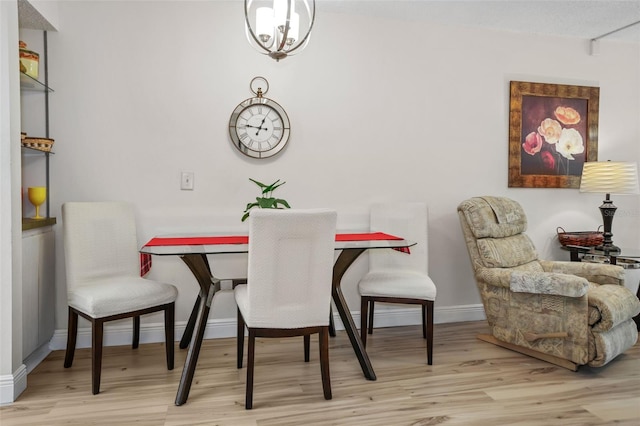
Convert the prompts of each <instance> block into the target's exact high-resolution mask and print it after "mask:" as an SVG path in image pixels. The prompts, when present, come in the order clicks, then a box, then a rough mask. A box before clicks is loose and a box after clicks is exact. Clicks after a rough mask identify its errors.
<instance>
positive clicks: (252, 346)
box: [244, 328, 256, 410]
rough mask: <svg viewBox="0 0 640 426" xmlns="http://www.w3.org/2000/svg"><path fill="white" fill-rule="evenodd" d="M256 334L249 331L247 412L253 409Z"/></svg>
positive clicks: (245, 404)
mask: <svg viewBox="0 0 640 426" xmlns="http://www.w3.org/2000/svg"><path fill="white" fill-rule="evenodd" d="M255 350H256V333H255V331H254V330H252V329H251V328H250V329H249V345H248V348H247V390H246V395H245V403H244V407H245V408H246V409H247V410H250V409H251V408H253V367H254V362H255Z"/></svg>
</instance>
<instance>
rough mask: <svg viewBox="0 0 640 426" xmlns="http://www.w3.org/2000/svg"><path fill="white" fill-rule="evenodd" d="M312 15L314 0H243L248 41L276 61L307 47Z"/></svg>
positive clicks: (312, 20)
mask: <svg viewBox="0 0 640 426" xmlns="http://www.w3.org/2000/svg"><path fill="white" fill-rule="evenodd" d="M315 17H316V2H315V0H244V22H245V32H246V34H247V40H249V44H250V45H252V46H253V47H254V48H255V49H257V50H258V51H259V52H261V53H263V54H265V55H269V56H270V57H272V58H273V59H275V60H276V61H279V60H280V59H284V58H286V57H287V56H290V55H293V54H294V52H295V51H302V50H303V49H304V48H305V47H306V46H307V44H308V43H309V36H310V35H311V29H312V28H313V22H314V20H315ZM252 23H253V25H252Z"/></svg>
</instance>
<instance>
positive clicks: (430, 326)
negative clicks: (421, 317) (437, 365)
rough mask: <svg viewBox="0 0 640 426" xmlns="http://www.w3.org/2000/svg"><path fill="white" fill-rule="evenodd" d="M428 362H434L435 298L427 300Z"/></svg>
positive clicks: (430, 363)
mask: <svg viewBox="0 0 640 426" xmlns="http://www.w3.org/2000/svg"><path fill="white" fill-rule="evenodd" d="M426 318H427V364H429V365H432V364H433V300H428V301H427V316H426Z"/></svg>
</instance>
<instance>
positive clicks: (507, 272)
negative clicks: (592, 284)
mask: <svg viewBox="0 0 640 426" xmlns="http://www.w3.org/2000/svg"><path fill="white" fill-rule="evenodd" d="M476 279H478V280H479V281H482V282H485V283H488V284H490V285H494V286H496V287H504V288H508V289H510V290H511V291H514V292H519V293H536V294H555V295H558V296H569V297H582V296H584V295H585V294H586V293H587V289H588V287H589V283H588V282H587V280H586V279H584V278H581V277H578V276H574V275H568V274H560V273H553V272H538V271H522V270H517V269H511V268H482V269H480V270H479V271H478V273H477V274H476Z"/></svg>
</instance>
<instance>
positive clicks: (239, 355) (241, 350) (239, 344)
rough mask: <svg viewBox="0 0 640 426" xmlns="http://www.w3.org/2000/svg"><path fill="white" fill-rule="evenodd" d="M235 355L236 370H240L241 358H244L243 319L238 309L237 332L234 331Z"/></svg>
mask: <svg viewBox="0 0 640 426" xmlns="http://www.w3.org/2000/svg"><path fill="white" fill-rule="evenodd" d="M236 334H237V337H236V345H237V349H236V354H237V365H238V368H242V358H243V357H244V318H243V317H242V314H241V313H240V309H238V320H237V331H236Z"/></svg>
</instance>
